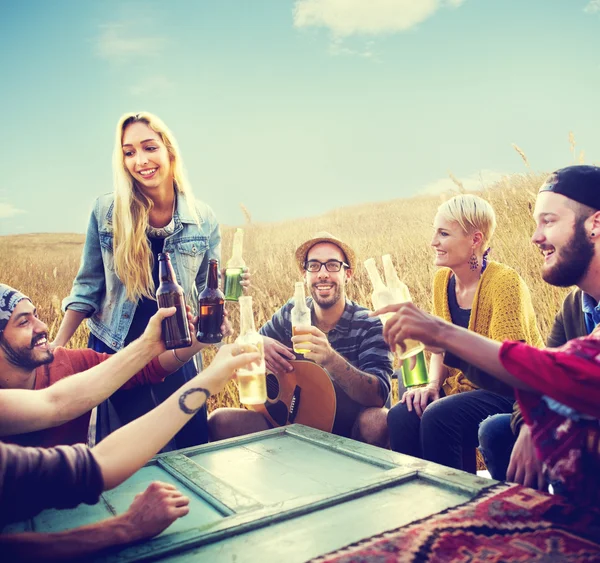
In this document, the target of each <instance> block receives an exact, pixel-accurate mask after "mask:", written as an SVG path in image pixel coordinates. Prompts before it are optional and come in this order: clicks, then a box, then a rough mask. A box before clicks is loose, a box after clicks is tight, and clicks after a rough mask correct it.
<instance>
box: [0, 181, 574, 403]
mask: <svg viewBox="0 0 600 563" xmlns="http://www.w3.org/2000/svg"><path fill="white" fill-rule="evenodd" d="M542 180H543V176H537V175H533V174H529V175H514V176H510V177H506V178H505V179H504V180H503V181H501V182H500V183H498V184H495V185H492V186H487V187H486V188H485V189H484V190H483V191H482V192H479V195H481V196H483V197H485V198H486V199H488V200H489V201H490V203H491V204H492V205H493V207H494V209H495V210H496V213H497V216H498V229H497V231H496V234H495V236H494V238H493V239H492V241H491V247H492V254H491V256H490V258H491V259H494V260H498V261H501V262H504V263H506V264H508V265H509V266H512V267H513V268H515V269H516V270H517V271H518V272H519V273H520V274H521V275H522V276H523V278H524V279H525V281H526V282H527V284H528V286H529V288H530V290H531V293H532V295H533V301H534V305H535V309H536V312H537V315H538V321H539V326H540V329H541V331H542V334H543V335H544V337H545V336H546V334H547V332H548V330H549V327H550V326H551V323H552V319H553V317H554V314H555V313H556V311H557V310H558V307H559V304H560V302H561V300H562V297H563V296H564V294H565V291H566V290H561V289H557V288H553V287H550V286H549V285H547V284H546V283H544V282H543V281H542V280H541V278H540V275H539V269H540V265H541V257H540V254H539V252H538V251H537V250H536V249H535V247H534V246H533V245H532V244H531V242H530V237H531V234H532V232H533V226H534V223H533V219H532V217H531V210H532V208H533V203H534V201H535V195H536V193H537V188H538V187H539V185H540V184H541V182H542ZM460 189H461V187H460V186H457V191H460ZM197 195H198V197H200V198H201V197H202V193H201V192H198V193H197ZM451 195H453V194H446V195H444V196H428V197H416V198H412V199H397V200H393V201H387V202H380V203H371V204H366V205H359V206H353V207H341V208H339V209H337V210H335V211H332V212H330V213H326V214H324V215H319V216H315V217H312V218H309V219H302V220H294V221H289V222H282V223H268V224H253V223H249V224H247V225H245V226H244V230H245V236H244V259H245V260H246V263H247V265H248V267H249V268H250V269H251V271H252V275H253V277H252V295H253V296H254V310H255V318H256V323H257V327H258V326H260V325H262V324H263V323H264V322H265V321H266V320H267V319H268V318H269V317H270V316H271V314H272V313H273V312H274V311H275V310H276V309H277V308H278V307H279V306H281V305H282V304H283V303H284V302H285V301H286V300H287V299H288V298H289V297H291V296H292V294H293V288H294V282H295V281H298V280H300V279H301V277H300V273H299V272H298V270H297V269H296V266H295V264H294V262H293V252H294V250H295V248H296V246H297V245H298V244H299V243H300V242H301V241H303V240H304V239H306V238H308V237H309V236H311V235H312V234H314V233H315V232H317V231H320V230H327V231H330V232H331V233H333V234H335V235H336V236H338V237H340V238H342V239H343V240H345V241H346V242H348V243H349V244H350V245H352V247H353V248H354V249H355V250H356V253H357V258H358V260H359V264H360V266H359V267H358V269H357V271H356V273H355V277H354V279H353V280H352V282H351V284H350V286H349V288H348V292H349V295H350V297H351V298H352V299H355V300H356V301H358V302H359V303H361V304H363V305H365V306H368V307H370V293H371V287H370V282H369V280H368V277H367V275H366V272H365V271H364V268H362V261H364V260H365V259H367V258H369V257H375V258H376V259H377V261H378V262H379V263H380V260H379V257H380V256H381V255H382V254H387V253H389V254H391V255H392V258H393V260H394V262H395V264H396V266H397V268H398V270H399V273H400V277H401V279H403V280H404V281H405V282H406V283H407V285H408V286H409V288H410V290H411V292H412V296H413V300H414V301H415V303H417V304H418V305H420V306H422V307H425V308H429V307H430V305H431V303H430V286H431V280H432V277H433V273H434V269H435V267H434V266H433V265H432V259H433V253H432V250H431V248H430V247H429V241H430V238H431V234H432V226H431V225H432V221H433V217H434V215H435V211H436V208H437V206H438V205H439V204H440V203H441V201H442V199H444V198H446V197H449V196H451ZM209 203H210V201H209ZM317 213H318V203H316V204H315V215H316V214H317ZM233 232H234V228H232V227H223V228H222V235H223V245H222V257H223V260H224V261H226V260H227V259H228V258H229V257H230V254H231V243H232V235H233ZM83 242H84V235H75V234H31V235H19V236H5V237H0V252H1V255H2V268H1V274H0V281H2V282H3V283H8V284H10V285H12V286H14V287H17V288H19V289H20V290H22V291H23V292H24V293H26V294H27V295H29V296H30V297H31V298H32V300H33V302H34V303H35V304H36V306H37V308H38V311H39V314H40V317H41V318H42V319H43V320H44V321H45V322H47V323H48V325H49V327H50V337H51V338H52V337H53V335H54V334H55V332H56V330H57V329H58V326H59V324H60V320H61V317H62V313H61V312H60V302H61V300H62V299H63V298H64V297H65V296H66V295H67V294H68V293H69V291H70V288H71V284H72V282H73V279H74V277H75V274H76V273H77V269H78V264H79V257H80V254H81V250H82V246H83ZM228 307H229V311H230V313H231V315H232V320H233V321H234V327H235V326H236V324H237V320H238V319H237V314H236V313H237V311H236V307H237V306H236V305H235V304H234V305H231V304H230V305H228ZM86 342H87V329H86V328H85V326H83V325H82V326H81V327H80V328H79V330H78V331H77V333H76V334H75V336H74V337H73V339H72V340H71V342H70V345H71V346H73V347H84V346H85V345H86ZM206 360H207V361H210V356H208V357H207V358H206ZM211 402H212V405H211V406H212V407H213V408H214V406H216V405H237V404H238V402H237V393H236V392H235V390H234V389H233V388H232V387H229V388H228V389H227V390H226V391H225V393H224V394H223V395H222V396H220V397H216V398H215V399H212V401H211Z"/></svg>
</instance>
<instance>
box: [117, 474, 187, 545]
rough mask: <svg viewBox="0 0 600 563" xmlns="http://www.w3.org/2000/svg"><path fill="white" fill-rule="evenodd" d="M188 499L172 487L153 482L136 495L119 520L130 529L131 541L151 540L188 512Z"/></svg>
mask: <svg viewBox="0 0 600 563" xmlns="http://www.w3.org/2000/svg"><path fill="white" fill-rule="evenodd" d="M189 504H190V499H189V498H187V497H186V496H184V495H182V494H181V493H180V492H179V491H178V490H177V489H176V488H175V487H174V486H173V485H170V484H168V483H161V482H160V481H155V482H154V483H151V484H150V486H149V487H148V488H147V489H146V490H145V491H144V492H143V493H140V494H138V495H136V497H135V499H134V501H133V503H132V505H131V506H130V507H129V509H128V510H127V512H125V513H124V514H123V515H122V516H121V518H122V519H123V521H124V522H126V523H127V524H128V525H129V526H130V527H131V532H130V533H131V534H132V535H133V537H132V541H135V540H141V539H146V538H151V537H153V536H155V535H156V534H160V533H161V532H162V531H163V530H165V529H167V528H168V527H169V526H170V525H171V524H172V523H173V522H174V521H175V520H177V518H181V517H182V516H185V515H186V514H187V513H188V512H189V511H190V509H189V506H188V505H189Z"/></svg>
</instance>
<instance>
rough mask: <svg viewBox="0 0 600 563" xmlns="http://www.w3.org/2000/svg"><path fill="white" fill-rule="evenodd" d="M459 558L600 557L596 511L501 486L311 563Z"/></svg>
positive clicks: (547, 561)
mask: <svg viewBox="0 0 600 563" xmlns="http://www.w3.org/2000/svg"><path fill="white" fill-rule="evenodd" d="M417 561H432V562H433V561H453V562H454V561H458V562H464V563H476V562H482V563H483V562H485V563H496V562H498V563H500V562H505V561H519V562H521V561H522V562H529V561H538V562H540V563H558V562H561V563H562V562H571V561H581V562H600V510H590V509H589V508H586V509H583V508H576V507H573V506H571V505H569V504H567V502H566V501H565V500H564V499H563V498H562V497H559V496H552V495H548V494H545V493H540V492H537V491H534V490H533V489H527V488H525V487H521V486H520V485H506V484H499V485H496V486H494V487H492V488H490V489H488V490H487V491H486V492H485V493H483V494H482V495H480V496H478V497H475V498H474V499H472V500H470V501H469V502H466V503H465V504H461V505H460V506H457V507H454V508H449V509H448V510H445V511H444V512H441V513H439V514H435V515H433V516H429V517H428V518H425V519H423V520H419V521H418V522H413V523H411V524H408V525H407V526H403V527H402V528H398V529H396V530H392V531H390V532H385V533H383V534H381V535H379V536H375V537H372V538H369V539H367V540H363V541H361V542H360V543H357V544H352V545H349V546H347V547H345V548H343V549H341V550H339V551H336V552H334V553H330V554H328V555H325V556H323V557H320V558H318V559H315V560H314V561H313V563H317V562H318V563H334V562H335V563H349V562H353V563H360V562H362V563H396V562H402V563H404V562H417Z"/></svg>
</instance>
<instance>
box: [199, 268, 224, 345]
mask: <svg viewBox="0 0 600 563" xmlns="http://www.w3.org/2000/svg"><path fill="white" fill-rule="evenodd" d="M224 302H225V301H224V297H223V292H222V291H221V290H220V289H219V263H218V261H217V260H216V259H215V258H211V259H210V260H209V261H208V280H207V282H206V287H205V288H204V291H203V292H202V293H201V294H200V295H199V296H198V332H197V334H196V338H197V339H198V342H206V343H207V344H215V343H217V342H221V340H222V339H223V333H222V332H221V325H222V324H223V304H224Z"/></svg>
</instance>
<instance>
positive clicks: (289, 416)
mask: <svg viewBox="0 0 600 563" xmlns="http://www.w3.org/2000/svg"><path fill="white" fill-rule="evenodd" d="M290 363H291V364H292V366H294V371H290V372H288V373H285V374H283V375H282V376H278V375H275V374H274V373H267V376H266V377H267V402H266V403H264V404H263V405H247V406H248V407H249V408H250V409H252V410H253V411H256V412H259V413H260V414H262V415H263V416H264V417H265V418H266V419H267V420H268V421H269V422H270V423H271V424H272V425H273V426H285V425H286V424H294V423H297V424H305V425H306V426H310V427H312V428H317V429H318V430H323V431H325V432H331V429H332V428H333V421H334V419H335V409H336V398H335V389H334V388H333V383H332V382H331V379H330V377H329V374H328V373H327V372H326V371H325V369H323V368H322V367H321V366H319V365H317V364H315V363H314V362H309V361H308V360H292V361H291V362H290Z"/></svg>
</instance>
